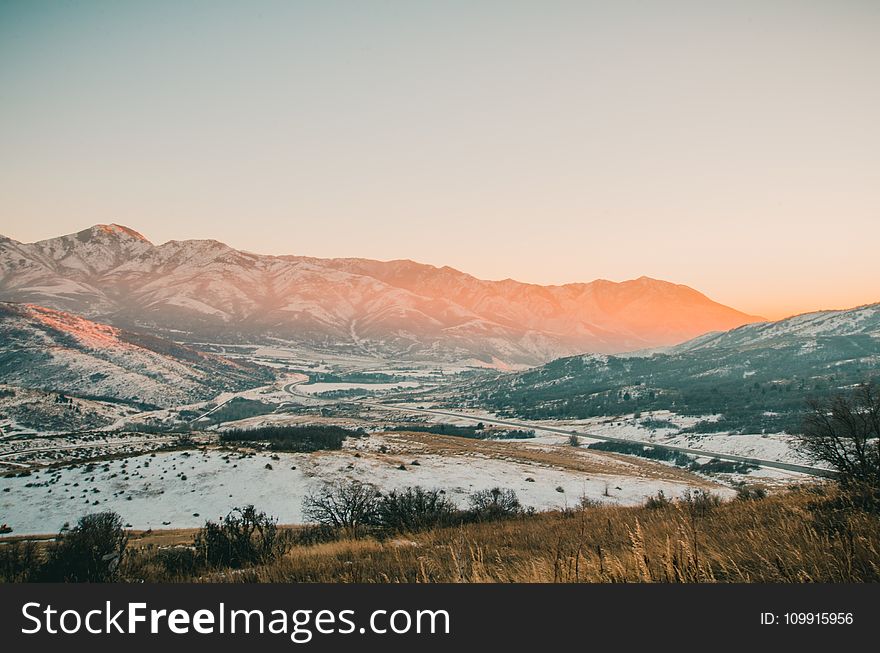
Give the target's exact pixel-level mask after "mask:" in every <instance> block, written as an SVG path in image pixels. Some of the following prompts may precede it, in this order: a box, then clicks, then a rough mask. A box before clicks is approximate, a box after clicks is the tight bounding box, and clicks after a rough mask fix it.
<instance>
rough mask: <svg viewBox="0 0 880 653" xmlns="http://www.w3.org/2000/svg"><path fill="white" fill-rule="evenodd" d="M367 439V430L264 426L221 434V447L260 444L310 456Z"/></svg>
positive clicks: (323, 426)
mask: <svg viewBox="0 0 880 653" xmlns="http://www.w3.org/2000/svg"><path fill="white" fill-rule="evenodd" d="M364 435H366V433H365V431H364V430H363V429H356V430H353V429H346V428H343V427H341V426H327V425H314V426H313V425H305V426H263V427H260V428H254V429H229V430H227V431H223V432H221V433H220V442H221V443H226V444H230V443H242V442H246V443H249V444H260V445H263V446H264V447H265V448H267V449H270V450H272V451H290V452H295V453H309V452H312V451H322V450H334V449H341V448H342V443H343V442H345V440H346V438H360V437H363V436H364Z"/></svg>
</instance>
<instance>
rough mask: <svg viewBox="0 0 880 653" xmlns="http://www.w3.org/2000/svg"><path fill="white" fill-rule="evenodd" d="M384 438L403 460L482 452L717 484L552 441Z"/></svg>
mask: <svg viewBox="0 0 880 653" xmlns="http://www.w3.org/2000/svg"><path fill="white" fill-rule="evenodd" d="M381 437H382V440H383V442H386V443H387V444H389V445H390V446H391V454H392V455H390V456H386V457H387V458H388V459H389V461H390V462H395V463H397V462H403V459H400V460H398V458H396V457H395V456H399V455H404V454H406V455H410V456H411V455H413V454H431V455H438V456H445V457H448V456H479V457H485V458H492V459H495V460H507V461H511V462H517V463H527V464H531V465H541V466H544V467H552V468H556V469H565V470H570V471H574V472H580V473H586V474H608V475H615V476H630V477H636V478H650V479H661V480H666V481H681V482H684V483H687V484H689V485H691V486H692V487H703V488H717V487H719V485H718V484H717V483H713V482H711V481H708V480H707V479H705V478H704V477H701V476H698V475H697V474H694V473H692V472H689V471H687V470H685V469H681V468H679V467H674V466H672V465H668V464H663V463H660V462H656V461H653V460H647V459H644V458H637V457H635V456H627V455H624V454H617V453H613V452H608V451H598V450H595V449H587V448H586V447H570V446H567V445H566V446H561V445H549V444H533V443H530V442H529V441H528V440H504V441H499V440H477V439H472V438H462V437H456V436H451V435H437V434H434V433H420V432H409V431H405V432H397V431H394V432H391V431H389V432H386V433H382V434H381Z"/></svg>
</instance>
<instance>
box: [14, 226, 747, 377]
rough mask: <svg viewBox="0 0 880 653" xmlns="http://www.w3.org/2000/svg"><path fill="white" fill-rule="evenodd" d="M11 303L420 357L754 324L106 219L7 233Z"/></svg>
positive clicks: (659, 295)
mask: <svg viewBox="0 0 880 653" xmlns="http://www.w3.org/2000/svg"><path fill="white" fill-rule="evenodd" d="M0 300H3V301H11V302H31V303H38V304H41V305H45V306H51V307H53V308H58V309H61V310H69V311H72V312H76V313H79V314H82V315H86V316H88V317H90V318H97V319H100V320H101V321H107V322H109V323H112V324H115V325H118V326H122V327H129V328H130V327H148V328H154V329H163V330H167V331H169V332H171V331H184V332H186V333H189V334H192V335H193V336H197V337H199V338H205V339H208V338H211V339H222V340H227V341H229V340H235V339H247V340H253V339H255V338H263V337H270V336H272V337H280V338H285V339H291V340H296V341H298V342H302V343H306V344H311V345H314V346H316V347H326V348H334V349H342V350H345V349H349V350H356V351H358V352H360V353H376V354H385V355H393V356H398V357H408V358H417V357H423V358H439V359H447V360H452V359H465V358H474V357H475V358H479V359H481V360H484V361H490V360H492V359H493V358H494V359H498V360H500V361H504V362H507V363H521V364H523V363H524V364H534V363H540V362H546V361H547V360H550V359H552V358H555V357H558V356H561V355H566V354H572V353H579V352H584V351H593V352H621V351H630V350H634V349H642V348H646V347H655V346H661V345H671V344H675V343H677V342H681V341H683V340H687V339H689V338H692V337H694V336H696V335H699V334H702V333H705V332H707V331H717V330H724V329H729V328H732V327H734V326H739V325H741V324H746V323H750V322H755V321H757V320H759V318H757V317H754V316H749V315H745V314H743V313H740V312H739V311H736V310H734V309H732V308H729V307H726V306H723V305H721V304H718V303H716V302H713V301H712V300H710V299H709V298H707V297H706V296H704V295H702V294H700V293H699V292H697V291H695V290H693V289H691V288H688V287H687V286H681V285H676V284H672V283H668V282H665V281H658V280H654V279H649V278H647V277H642V278H640V279H636V280H633V281H625V282H622V283H613V282H610V281H604V280H599V281H594V282H591V283H582V284H568V285H563V286H538V285H534V284H525V283H519V282H516V281H512V280H509V279H508V280H504V281H483V280H479V279H476V278H474V277H472V276H470V275H468V274H465V273H462V272H459V271H457V270H454V269H452V268H449V267H443V268H436V267H433V266H429V265H422V264H418V263H414V262H412V261H389V262H380V261H370V260H366V259H315V258H309V257H300V256H261V255H256V254H252V253H249V252H243V251H239V250H235V249H233V248H231V247H229V246H227V245H224V244H223V243H219V242H217V241H211V240H193V241H170V242H167V243H165V244H163V245H158V246H155V245H153V244H152V243H150V242H149V241H147V240H146V239H145V238H144V237H143V236H141V235H140V234H139V233H137V232H136V231H134V230H132V229H129V228H127V227H122V226H119V225H97V226H95V227H91V228H90V229H86V230H84V231H81V232H79V233H76V234H71V235H67V236H61V237H59V238H53V239H50V240H45V241H40V242H37V243H30V244H25V243H19V242H16V241H14V240H11V239H9V238H0Z"/></svg>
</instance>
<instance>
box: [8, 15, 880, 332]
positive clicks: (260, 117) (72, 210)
mask: <svg viewBox="0 0 880 653" xmlns="http://www.w3.org/2000/svg"><path fill="white" fill-rule="evenodd" d="M105 222H118V223H121V224H125V225H128V226H130V227H133V228H135V229H137V230H139V231H141V232H143V233H144V234H145V235H146V236H147V237H149V238H150V239H151V240H153V241H154V242H164V241H166V240H169V239H184V238H216V239H218V240H222V241H224V242H227V243H229V244H230V245H233V246H235V247H238V248H242V249H248V250H251V251H255V252H261V253H272V254H304V255H312V256H363V257H368V258H378V259H393V258H411V259H415V260H419V261H423V262H427V263H433V264H437V265H451V266H453V267H456V268H459V269H462V270H464V271H467V272H470V273H471V274H474V275H475V276H478V277H481V278H487V279H500V278H505V277H513V278H516V279H519V280H522V281H531V282H536V283H564V282H569V281H588V280H592V279H594V278H606V279H613V280H622V279H627V278H634V277H638V276H641V275H643V274H644V275H648V276H652V277H657V278H662V279H668V280H671V281H676V282H679V283H685V284H688V285H690V286H693V287H695V288H697V289H699V290H701V291H703V292H705V293H706V294H708V295H709V296H710V297H712V298H713V299H716V300H718V301H721V302H723V303H726V304H730V305H732V306H734V307H736V308H739V309H741V310H745V311H748V312H752V313H757V314H761V315H765V316H768V317H771V318H775V317H782V316H784V315H787V314H791V313H795V312H802V311H806V310H813V309H818V308H842V307H848V306H853V305H857V304H861V303H867V302H873V301H880V262H878V245H880V2H876V1H875V0H865V1H861V2H857V1H852V0H850V1H848V0H836V1H834V0H831V1H826V2H815V1H809V0H801V1H798V2H784V1H774V0H762V1H754V2H752V1H741V2H707V1H700V2H674V1H673V2H628V1H622V2H617V1H615V2H604V1H603V2H587V1H585V0H583V1H578V2H562V1H552V0H541V1H536V2H516V1H512V0H506V1H503V2H490V1H479V0H470V1H463V2H455V1H442V2H441V1H437V0H434V1H431V2H418V1H414V0H408V1H401V2H391V1H389V2H368V1H364V0H360V1H352V2H331V1H322V2H317V1H316V2H234V3H233V2H219V1H215V2H162V1H158V0H151V1H150V2H140V3H135V2H118V3H111V2H31V1H24V2H10V1H4V0H0V233H3V234H5V235H8V236H11V237H13V238H16V239H18V240H22V241H32V240H37V239H41V238H47V237H51V236H56V235H60V234H62V233H70V232H73V231H78V230H80V229H82V228H84V227H87V226H89V225H92V224H95V223H105Z"/></svg>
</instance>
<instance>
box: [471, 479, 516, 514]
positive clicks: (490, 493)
mask: <svg viewBox="0 0 880 653" xmlns="http://www.w3.org/2000/svg"><path fill="white" fill-rule="evenodd" d="M468 503H469V504H470V515H471V516H472V517H474V518H476V519H477V520H487V519H500V518H502V517H512V516H515V515H519V514H521V513H522V512H523V508H522V504H520V502H519V498H518V497H517V496H516V492H514V491H513V490H511V489H509V488H498V487H493V488H492V489H490V490H479V491H477V492H474V493H473V494H471V495H470V496H469V497H468Z"/></svg>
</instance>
